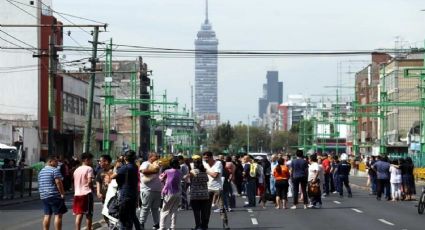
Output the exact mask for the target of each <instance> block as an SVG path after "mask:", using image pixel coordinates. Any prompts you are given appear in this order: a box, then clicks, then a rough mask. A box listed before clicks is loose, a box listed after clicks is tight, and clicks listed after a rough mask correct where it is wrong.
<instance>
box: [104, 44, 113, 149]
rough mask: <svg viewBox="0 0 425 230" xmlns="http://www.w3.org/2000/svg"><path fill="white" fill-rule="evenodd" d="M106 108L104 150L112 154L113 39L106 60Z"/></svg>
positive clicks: (107, 49)
mask: <svg viewBox="0 0 425 230" xmlns="http://www.w3.org/2000/svg"><path fill="white" fill-rule="evenodd" d="M105 69H106V71H105V87H104V88H105V95H104V97H105V107H104V108H105V109H104V116H103V151H104V152H105V153H106V154H108V155H110V154H111V141H110V138H109V136H110V130H111V105H112V102H113V97H114V96H113V95H112V87H111V86H112V39H111V40H110V43H109V46H108V47H107V48H106V61H105Z"/></svg>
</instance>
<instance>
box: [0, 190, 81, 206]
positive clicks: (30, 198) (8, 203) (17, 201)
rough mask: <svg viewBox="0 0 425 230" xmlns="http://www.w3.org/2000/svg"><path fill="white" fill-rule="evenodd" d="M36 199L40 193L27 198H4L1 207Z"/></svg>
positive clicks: (66, 193) (0, 203) (68, 193)
mask: <svg viewBox="0 0 425 230" xmlns="http://www.w3.org/2000/svg"><path fill="white" fill-rule="evenodd" d="M70 194H73V192H65V196H67V195H70ZM36 200H40V195H39V194H38V193H37V194H34V195H33V196H28V197H25V198H18V199H15V200H3V201H0V207H7V206H12V205H17V204H24V203H28V202H31V201H36Z"/></svg>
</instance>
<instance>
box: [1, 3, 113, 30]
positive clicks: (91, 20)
mask: <svg viewBox="0 0 425 230" xmlns="http://www.w3.org/2000/svg"><path fill="white" fill-rule="evenodd" d="M7 1H9V2H15V3H17V4H20V5H24V6H28V7H32V8H36V9H41V8H40V7H37V6H33V5H29V4H26V3H23V2H19V1H16V0H7ZM40 2H41V4H43V5H45V6H47V5H46V4H44V3H43V2H42V1H40ZM49 8H50V7H49ZM50 10H51V11H52V12H53V13H56V14H62V15H66V16H69V17H73V18H78V19H82V20H86V21H90V22H93V23H99V24H106V23H104V22H100V21H96V20H93V19H89V18H85V17H81V16H76V15H72V14H69V13H64V12H59V11H56V10H53V9H52V8H50Z"/></svg>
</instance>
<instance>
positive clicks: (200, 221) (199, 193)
mask: <svg viewBox="0 0 425 230" xmlns="http://www.w3.org/2000/svg"><path fill="white" fill-rule="evenodd" d="M192 159H193V169H192V170H190V178H191V184H190V204H191V206H192V210H193V216H194V219H195V228H193V230H200V229H201V230H205V229H207V228H208V222H209V220H210V215H209V213H210V211H209V210H210V209H211V206H209V195H208V175H207V172H206V170H205V167H204V165H203V164H202V157H201V156H199V155H194V156H192Z"/></svg>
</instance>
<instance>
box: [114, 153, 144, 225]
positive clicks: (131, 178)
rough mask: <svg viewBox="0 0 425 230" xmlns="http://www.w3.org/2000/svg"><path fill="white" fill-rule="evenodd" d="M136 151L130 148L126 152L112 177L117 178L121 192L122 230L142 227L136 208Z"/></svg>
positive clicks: (120, 212) (120, 216)
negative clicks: (122, 162) (121, 163)
mask: <svg viewBox="0 0 425 230" xmlns="http://www.w3.org/2000/svg"><path fill="white" fill-rule="evenodd" d="M135 161H136V152H134V151H133V150H129V151H127V152H126V153H125V154H124V164H123V165H122V166H121V167H120V168H119V169H116V170H115V171H116V173H115V174H114V175H112V179H116V182H117V184H118V193H119V204H120V205H119V206H120V208H119V210H120V211H119V218H118V219H119V222H120V229H121V230H131V229H132V227H133V225H134V226H135V229H137V230H139V229H140V224H139V221H138V219H137V215H136V209H137V201H138V198H139V197H138V191H137V190H138V183H139V177H138V169H137V166H136V163H135Z"/></svg>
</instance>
